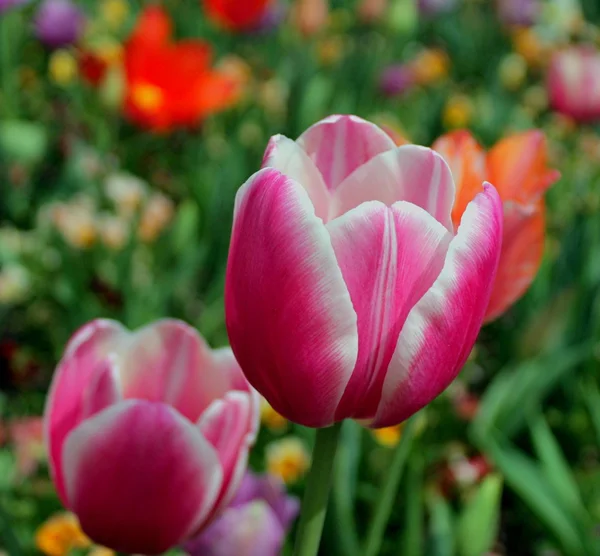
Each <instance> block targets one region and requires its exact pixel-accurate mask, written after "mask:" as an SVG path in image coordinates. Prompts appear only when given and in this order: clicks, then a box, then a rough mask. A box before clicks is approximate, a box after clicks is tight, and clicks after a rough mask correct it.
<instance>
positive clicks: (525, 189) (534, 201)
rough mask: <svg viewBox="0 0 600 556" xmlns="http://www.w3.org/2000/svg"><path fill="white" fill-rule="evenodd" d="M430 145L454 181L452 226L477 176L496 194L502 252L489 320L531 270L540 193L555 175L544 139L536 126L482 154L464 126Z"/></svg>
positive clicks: (538, 237)
mask: <svg viewBox="0 0 600 556" xmlns="http://www.w3.org/2000/svg"><path fill="white" fill-rule="evenodd" d="M433 148H434V149H435V150H436V151H438V152H439V153H440V154H441V155H442V156H443V157H444V158H445V159H446V161H447V162H448V163H449V164H450V168H451V169H452V174H453V176H454V179H455V182H456V185H457V187H456V202H455V203H454V209H453V211H452V220H453V221H454V223H455V225H457V224H458V223H459V222H460V219H461V217H462V215H463V213H464V211H465V209H466V207H467V205H468V204H469V202H470V201H471V199H472V198H473V197H474V196H475V195H476V194H477V192H478V191H480V189H481V182H482V181H483V180H489V181H490V182H491V183H493V184H494V185H495V186H496V188H497V189H498V193H499V194H500V197H501V199H502V202H503V206H504V238H503V241H502V254H501V255H500V264H499V266H498V274H497V275H496V281H495V283H494V289H493V291H492V296H491V298H490V304H489V306H488V308H487V311H486V315H485V320H486V321H490V320H493V319H495V318H496V317H498V316H500V315H501V314H502V313H503V312H504V311H506V309H507V308H508V307H510V306H511V305H512V304H513V303H515V301H517V300H518V299H519V298H520V297H521V296H522V295H523V294H524V293H525V291H526V290H527V288H528V287H529V286H530V284H531V282H532V281H533V279H534V278H535V275H536V274H537V271H538V269H539V267H540V264H541V262H542V256H543V253H544V240H545V230H546V226H545V207H544V199H543V194H544V192H545V191H546V189H548V188H549V187H550V186H551V185H552V184H553V183H554V182H555V181H556V180H557V179H558V178H559V176H560V174H559V173H558V172H557V171H556V170H552V169H550V168H548V166H547V154H546V142H545V138H544V135H543V134H542V132H541V131H537V130H533V131H526V132H523V133H517V134H515V135H511V136H509V137H506V138H505V139H503V140H501V141H500V142H499V143H497V144H496V145H495V146H494V147H493V148H492V149H491V150H490V152H489V153H487V154H486V153H485V151H484V150H483V148H482V147H481V146H480V145H479V144H478V143H477V141H476V140H475V139H474V138H473V137H472V136H471V135H470V134H469V132H468V131H464V130H460V131H455V132H452V133H449V134H447V135H444V136H442V137H440V138H439V139H438V140H437V141H436V142H435V143H434V144H433Z"/></svg>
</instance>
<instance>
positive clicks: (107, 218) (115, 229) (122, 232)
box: [98, 214, 129, 251]
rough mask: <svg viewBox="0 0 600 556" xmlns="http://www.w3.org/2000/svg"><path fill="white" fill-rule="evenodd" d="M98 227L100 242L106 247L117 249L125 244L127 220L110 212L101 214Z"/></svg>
mask: <svg viewBox="0 0 600 556" xmlns="http://www.w3.org/2000/svg"><path fill="white" fill-rule="evenodd" d="M98 227H99V231H100V237H101V239H102V243H104V245H106V247H108V248H109V249H114V250H115V251H118V250H119V249H122V248H123V247H124V246H125V242H126V241H127V236H128V235H129V233H128V232H129V231H128V229H127V222H126V221H125V220H124V219H123V218H121V217H119V216H113V215H110V214H107V215H103V216H102V217H101V218H100V219H99V222H98Z"/></svg>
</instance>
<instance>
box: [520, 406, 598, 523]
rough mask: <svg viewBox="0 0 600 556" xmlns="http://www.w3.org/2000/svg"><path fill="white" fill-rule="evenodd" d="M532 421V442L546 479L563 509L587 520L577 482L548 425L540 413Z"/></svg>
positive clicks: (530, 426)
mask: <svg viewBox="0 0 600 556" xmlns="http://www.w3.org/2000/svg"><path fill="white" fill-rule="evenodd" d="M530 421H531V423H530V425H529V428H530V432H531V440H532V441H533V446H534V448H535V452H536V454H537V456H538V458H539V459H540V462H541V464H542V469H543V471H544V474H545V476H546V479H547V480H548V482H549V483H551V484H552V486H553V489H554V492H555V493H556V495H557V496H558V497H559V498H560V500H561V503H562V505H563V507H565V508H566V509H568V510H569V511H570V512H572V514H573V515H574V516H578V517H580V518H585V516H586V511H585V508H584V507H583V504H582V501H581V495H580V493H579V489H578V487H577V482H576V481H575V478H574V477H573V474H572V473H571V470H570V469H569V464H568V463H567V461H566V460H565V457H564V455H563V453H562V451H561V449H560V446H559V445H558V442H557V441H556V438H555V437H554V435H553V434H552V431H551V430H550V427H549V426H548V423H546V421H545V419H544V417H543V415H542V414H541V413H538V414H537V415H536V416H535V417H534V418H532V419H531V420H530Z"/></svg>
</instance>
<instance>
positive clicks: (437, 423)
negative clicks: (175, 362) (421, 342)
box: [0, 0, 600, 556]
mask: <svg viewBox="0 0 600 556" xmlns="http://www.w3.org/2000/svg"><path fill="white" fill-rule="evenodd" d="M599 25H600V4H598V3H597V2H596V0H581V1H578V0H545V1H544V0H497V1H495V2H492V1H486V0H462V1H461V0H419V1H415V0H389V1H386V0H356V1H355V0H347V1H344V0H331V1H330V2H327V1H326V0H293V1H292V0H290V1H287V2H286V1H285V0H270V1H269V0H262V1H261V0H253V1H248V2H228V1H225V0H221V1H217V0H204V1H203V2H196V1H183V0H164V1H163V2H161V3H160V4H158V3H154V4H146V3H143V2H134V1H131V2H127V1H126V0H100V1H92V0H89V1H82V2H72V1H71V0H42V1H34V0H0V41H1V44H0V77H1V91H0V110H1V112H0V114H1V119H0V190H1V194H2V202H1V203H0V326H1V335H0V388H1V390H0V419H1V422H0V551H3V552H4V553H6V554H10V555H11V556H13V555H21V554H38V553H43V554H47V555H49V556H62V555H66V554H94V555H95V556H100V555H103V556H104V555H108V554H111V553H112V552H110V551H109V550H108V549H105V548H103V547H99V546H95V545H93V544H92V542H91V541H90V540H89V539H88V538H87V537H86V536H85V535H84V533H83V532H82V531H81V530H80V528H79V526H78V524H77V521H76V518H75V517H74V516H73V515H71V514H68V513H65V510H64V509H63V508H62V506H61V503H60V501H59V499H58V497H57V495H56V493H55V491H54V487H53V486H52V483H51V481H50V479H49V477H48V468H47V457H46V454H45V449H44V442H43V427H42V422H41V417H40V416H41V415H42V412H43V409H44V401H45V397H46V394H47V389H48V385H49V382H50V379H51V377H52V374H53V372H54V369H55V367H56V364H57V362H58V360H59V359H60V357H61V355H62V352H63V349H64V346H65V344H66V342H67V340H68V339H69V337H70V336H71V335H72V334H73V332H74V331H75V330H76V329H77V328H78V327H79V326H81V325H82V324H84V323H85V322H87V321H89V320H91V319H94V318H99V317H106V318H113V319H117V320H119V321H121V322H122V323H123V324H124V325H126V326H127V327H129V328H131V329H133V328H137V327H139V326H142V325H144V324H147V323H149V322H151V321H153V320H156V319H158V318H161V317H165V316H169V317H175V318H179V319H182V320H184V321H186V322H188V323H190V324H191V325H192V326H194V327H195V328H197V329H198V330H199V331H200V332H201V334H202V335H203V336H204V337H205V338H206V339H207V341H208V342H209V343H210V344H211V345H212V346H216V347H218V346H223V345H226V344H227V343H228V339H227V333H226V329H225V322H224V309H223V283H224V273H225V265H226V259H227V253H228V247H229V238H230V233H231V223H232V211H233V202H234V196H235V193H236V191H237V189H238V188H239V187H240V186H241V185H242V183H243V182H244V181H245V180H246V179H247V178H248V176H250V175H251V174H252V173H253V172H254V171H256V170H257V169H258V168H259V166H260V163H261V157H262V154H263V152H264V149H265V146H266V144H267V141H268V139H269V137H271V136H272V135H275V134H278V133H282V134H285V135H286V136H288V137H292V138H295V137H297V136H298V135H299V134H300V133H301V132H302V131H304V130H305V129H306V128H307V127H308V126H310V125H311V124H313V123H315V122H316V121H318V120H319V119H321V118H324V117H326V116H328V115H329V114H334V113H342V114H346V113H349V114H356V115H358V116H361V117H364V118H366V119H369V120H371V121H374V122H376V123H377V124H378V125H380V126H381V127H382V128H384V129H385V130H386V131H387V132H388V133H389V135H390V136H391V137H393V138H394V139H395V141H396V142H397V143H402V142H405V141H407V142H412V143H417V144H420V145H428V146H429V145H434V148H435V149H436V150H439V151H440V152H442V154H447V155H448V156H449V157H450V158H451V157H452V152H451V149H452V148H457V149H458V148H461V149H462V148H464V147H459V146H456V144H455V143H454V142H453V141H455V140H458V138H459V137H462V138H463V139H464V138H465V137H466V139H464V140H468V141H472V142H473V143H472V145H475V146H471V147H469V148H473V149H485V150H486V151H487V152H488V156H487V164H488V166H487V169H488V173H489V174H490V175H489V176H488V175H486V176H485V179H489V180H490V181H492V183H494V185H497V186H498V189H499V190H500V189H501V188H500V184H499V183H496V180H497V181H498V182H501V181H502V180H503V177H502V176H503V172H504V171H507V172H508V171H509V169H510V171H513V170H514V168H515V167H518V165H519V164H525V163H523V162H522V161H523V160H524V158H525V157H526V156H528V152H529V151H528V150H527V149H529V148H530V147H529V146H528V145H527V144H525V143H523V144H518V145H517V144H515V143H513V144H512V146H511V147H510V148H511V149H512V150H511V151H510V152H508V151H507V150H505V151H503V157H502V159H501V161H500V162H499V163H496V164H495V165H494V163H493V160H492V159H493V156H494V155H493V153H494V152H498V149H499V148H501V147H500V146H499V145H501V144H502V143H501V141H502V140H503V139H505V138H507V137H511V136H517V135H518V134H520V133H521V132H524V131H525V130H530V129H539V130H541V131H542V132H543V134H544V135H545V137H546V143H545V144H546V147H545V149H546V151H547V152H546V153H545V156H546V158H547V161H545V160H543V161H540V165H538V166H536V168H535V172H538V173H536V174H535V175H528V176H524V177H523V182H522V183H514V184H512V187H513V188H515V190H514V191H513V192H512V193H510V192H508V190H506V195H507V197H506V198H508V199H509V200H510V199H512V201H514V202H515V203H517V202H519V201H520V200H521V199H522V197H521V196H522V195H523V194H524V193H527V192H529V194H531V195H533V193H532V191H534V190H535V191H536V192H538V193H540V192H541V193H543V191H544V190H545V189H546V188H548V187H549V185H550V183H551V182H554V181H555V180H556V178H557V176H558V174H554V173H553V174H551V175H550V174H544V176H545V178H544V180H545V181H544V180H542V181H544V184H541V182H540V183H537V182H536V184H537V185H531V184H530V182H531V181H532V180H534V179H538V178H540V176H541V173H542V172H544V171H546V165H547V167H548V168H553V169H558V170H559V171H560V174H561V177H560V179H559V180H558V181H557V182H556V183H554V185H552V187H551V188H550V189H548V191H547V193H546V195H545V200H546V202H545V205H544V203H543V201H540V200H539V199H540V197H539V196H538V197H535V198H534V197H533V196H532V197H531V199H528V202H532V203H533V202H534V201H535V202H536V203H537V202H540V203H541V204H539V205H536V207H537V208H536V209H535V210H536V211H537V212H536V216H535V218H536V220H535V222H536V223H535V226H536V228H535V230H528V231H526V232H523V233H521V234H519V235H518V237H517V236H515V238H514V239H513V242H512V244H511V249H512V251H511V256H512V257H513V259H511V260H509V264H512V265H513V266H511V267H508V270H506V275H503V276H502V279H503V282H502V287H503V291H502V292H500V293H498V296H500V297H502V299H501V301H499V304H500V305H501V307H500V308H498V310H497V311H496V313H495V314H494V315H493V317H498V318H496V320H493V321H491V322H490V323H489V324H487V325H486V326H485V327H484V328H483V330H482V332H481V334H480V336H479V339H478V342H477V344H476V348H475V349H474V350H473V352H472V353H471V356H470V358H469V361H468V362H467V364H466V366H465V368H464V369H463V371H462V373H461V375H460V376H459V378H458V379H457V380H456V381H455V382H454V384H453V385H452V386H451V388H450V389H449V390H448V391H447V392H446V393H444V394H443V395H442V396H440V397H439V398H438V399H437V400H436V401H435V402H434V403H433V404H431V405H430V406H429V407H427V408H426V409H425V410H423V411H422V412H421V413H420V415H419V421H418V426H417V428H416V431H415V432H414V435H415V438H414V440H413V447H412V450H411V455H410V456H409V459H408V463H407V468H406V470H405V476H404V479H403V481H402V485H401V487H400V492H399V493H398V496H397V500H396V503H395V505H394V510H393V514H392V519H391V522H390V524H389V527H388V529H387V533H386V540H385V543H384V545H383V548H382V551H381V554H382V555H383V556H387V555H390V556H391V555H395V554H402V555H405V556H413V555H414V556H417V555H420V554H427V555H432V556H451V555H455V554H456V555H459V556H479V555H482V554H498V555H500V554H506V555H511V556H512V555H518V554H523V555H530V554H532V555H540V556H541V555H544V556H549V555H553V554H565V555H580V554H581V555H586V554H589V555H593V554H599V553H600V463H599V458H600V379H599V373H598V371H599V369H600V295H599V292H600V123H599V122H600V27H599ZM462 129H468V130H470V132H471V135H472V136H470V135H469V136H467V135H461V134H463V133H464V132H462V131H458V130H462ZM450 132H456V133H457V134H459V135H457V134H451V135H446V138H445V139H443V140H445V141H447V142H448V143H446V144H445V146H444V144H442V143H440V142H437V143H436V140H438V139H439V138H440V137H441V136H442V135H444V134H448V133H450ZM450 137H453V138H454V139H449V138H450ZM541 137H542V140H543V136H541ZM463 139H461V140H463ZM439 141H442V139H439ZM475 141H476V142H477V143H478V144H477V143H475ZM436 145H437V146H436ZM479 145H481V147H479ZM504 145H506V143H505V144H504ZM444 148H445V149H450V150H446V151H444ZM502 148H504V147H502ZM507 149H508V147H507ZM461 152H463V155H464V151H461ZM465 156H466V155H465ZM511 165H512V166H511ZM509 166H510V168H509V169H507V168H508V167H509ZM514 171H516V170H514ZM521 171H522V170H521ZM548 172H550V170H548ZM494 178H495V179H494ZM455 179H457V178H456V176H455ZM540 179H541V178H540ZM525 182H527V183H525ZM465 183H467V178H464V182H463V187H467V185H464V184H465ZM536 187H537V189H536ZM515 191H516V192H515ZM541 193H540V195H541ZM501 195H502V196H503V199H504V191H501ZM510 195H514V198H511V197H510ZM459 201H460V198H459ZM506 210H507V209H506V207H505V213H506ZM506 245H507V244H506V237H505V249H507V248H506ZM528 249H529V252H531V251H535V252H534V253H529V254H527V255H524V254H523V253H527V252H528ZM542 255H543V258H541V257H542ZM507 258H508V255H507ZM517 259H519V261H521V259H523V260H525V263H524V264H525V266H526V265H530V266H529V267H527V268H525V267H523V268H520V269H519V273H520V274H518V275H515V266H514V265H516V264H517V263H516V262H514V261H515V260H517ZM538 259H541V266H540V267H539V271H537V268H538V264H539V260H538ZM536 271H537V275H536ZM501 272H502V271H501ZM534 276H535V279H534ZM518 280H524V281H523V282H518ZM531 280H533V282H532V284H531V286H529V282H530V281H531ZM528 286H529V287H528ZM527 287H528V288H527ZM525 290H526V291H525ZM521 295H522V297H521ZM519 297H520V299H518V298H519ZM517 299H518V300H517ZM513 302H514V304H513ZM509 305H511V306H510V307H508V306H509ZM499 315H501V316H499ZM261 422H262V427H261V430H260V433H259V437H258V441H257V445H256V447H255V448H254V449H253V451H252V452H251V455H250V463H251V467H252V468H253V470H254V471H255V472H256V473H260V474H261V476H256V475H248V476H247V477H246V479H245V482H244V483H243V488H242V489H241V490H240V492H239V493H238V496H237V498H236V499H235V501H234V502H233V503H232V505H231V507H230V508H228V509H227V512H226V513H225V514H223V515H222V517H221V518H220V519H219V520H218V521H215V522H213V523H212V524H211V526H210V528H209V529H207V530H206V532H205V533H204V535H203V536H202V538H199V539H196V541H194V542H191V543H190V544H188V545H186V546H185V547H182V549H181V551H185V550H187V551H188V552H189V553H190V554H197V555H200V554H202V555H204V556H210V555H215V556H216V555H220V556H230V555H231V556H234V555H238V556H244V555H245V554H248V555H257V556H269V555H270V554H273V555H274V554H277V553H279V552H280V547H282V546H283V548H281V550H282V551H283V552H282V553H283V554H288V553H291V543H290V542H289V540H287V541H286V540H285V539H286V538H289V536H288V533H289V532H290V530H291V529H293V527H294V518H295V517H296V514H297V503H298V502H297V498H298V497H300V496H301V494H302V492H303V487H304V476H305V473H306V471H307V469H308V467H309V465H310V455H309V454H310V448H311V447H312V443H313V440H314V438H313V431H311V430H310V429H306V428H304V427H300V426H299V425H295V424H291V423H288V422H287V421H286V420H285V419H284V418H283V417H281V416H280V415H279V414H277V413H276V412H275V411H274V410H273V409H272V408H271V407H270V406H268V404H267V403H266V402H264V403H263V405H262V407H261ZM401 436H402V427H391V428H386V429H380V430H377V431H373V432H368V431H367V430H366V429H362V428H361V427H360V426H359V425H358V424H356V423H354V422H347V423H345V425H344V430H343V433H342V446H341V447H340V451H341V454H342V456H341V457H339V461H338V463H339V465H338V468H336V473H335V479H334V487H333V495H332V500H331V511H330V512H329V517H328V521H327V523H326V528H325V535H324V540H323V548H322V554H327V555H332V556H335V555H348V556H360V554H361V551H360V549H358V550H357V546H358V545H357V538H358V537H362V536H363V535H364V529H365V525H364V523H365V521H366V516H368V515H369V513H370V509H371V508H372V507H373V505H374V503H375V501H376V498H377V496H378V488H377V487H378V485H379V484H380V483H381V482H382V480H383V477H384V475H385V473H386V471H387V469H388V468H389V466H390V465H391V462H392V457H393V450H392V448H393V447H394V446H395V445H396V444H397V443H398V441H399V439H400V438H401ZM265 473H266V474H267V475H266V476H262V474H265ZM254 482H256V484H255V483H254ZM284 485H285V487H286V488H287V491H288V494H286V493H285V491H284ZM182 496H185V493H182ZM353 509H354V510H355V511H356V515H353V514H352V511H351V510H353ZM363 516H365V517H364V519H362V517H363ZM252 550H254V552H252Z"/></svg>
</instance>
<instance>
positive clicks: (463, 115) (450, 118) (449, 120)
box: [442, 95, 473, 129]
mask: <svg viewBox="0 0 600 556" xmlns="http://www.w3.org/2000/svg"><path fill="white" fill-rule="evenodd" d="M472 115H473V104H472V103H471V100H470V99H469V98H468V97H466V96H464V95H455V96H453V97H451V98H450V99H449V100H448V102H447V103H446V107H445V108H444V113H443V115H442V121H443V123H444V127H446V128H448V129H453V128H461V127H467V126H468V125H469V122H470V121H471V116H472Z"/></svg>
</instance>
